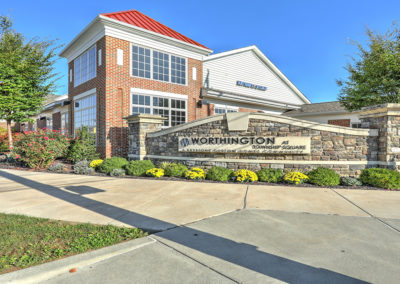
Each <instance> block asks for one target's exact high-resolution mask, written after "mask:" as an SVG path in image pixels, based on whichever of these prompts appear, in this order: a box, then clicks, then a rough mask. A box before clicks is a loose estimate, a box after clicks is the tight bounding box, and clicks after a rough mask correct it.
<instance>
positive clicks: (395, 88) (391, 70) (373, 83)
mask: <svg viewBox="0 0 400 284" xmlns="http://www.w3.org/2000/svg"><path fill="white" fill-rule="evenodd" d="M366 34H367V36H368V48H364V47H363V46H362V45H361V44H360V43H355V45H356V46H357V48H358V49H359V53H358V55H359V57H358V58H354V57H353V58H351V59H352V62H351V63H348V64H347V66H346V67H345V69H346V70H347V71H348V72H349V76H348V78H347V79H346V80H338V81H337V84H338V85H339V86H340V87H341V91H340V94H339V101H340V102H341V104H342V105H343V106H344V107H345V108H346V109H347V110H348V111H354V110H359V109H361V108H363V107H365V106H371V105H378V104H383V103H400V30H399V28H398V26H397V25H395V24H394V25H393V26H392V28H391V29H390V30H389V31H388V32H386V33H384V34H379V33H377V32H375V33H374V32H372V31H371V30H369V29H368V30H367V32H366Z"/></svg>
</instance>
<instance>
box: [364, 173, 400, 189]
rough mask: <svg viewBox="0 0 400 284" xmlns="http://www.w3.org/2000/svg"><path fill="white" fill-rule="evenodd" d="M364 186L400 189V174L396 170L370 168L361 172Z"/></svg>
mask: <svg viewBox="0 0 400 284" xmlns="http://www.w3.org/2000/svg"><path fill="white" fill-rule="evenodd" d="M360 180H361V182H362V183H363V184H367V185H372V186H377V187H381V188H387V189H400V173H399V172H398V171H395V170H389V169H381V168H369V169H364V170H362V171H361V175H360Z"/></svg>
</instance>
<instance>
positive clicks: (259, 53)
mask: <svg viewBox="0 0 400 284" xmlns="http://www.w3.org/2000/svg"><path fill="white" fill-rule="evenodd" d="M246 51H253V52H254V53H255V54H256V55H257V56H258V57H259V58H260V59H261V60H262V61H263V62H264V64H265V65H267V66H268V67H269V68H270V69H271V70H272V71H273V72H274V73H275V74H276V75H277V76H278V78H280V79H281V80H282V81H283V82H284V83H285V84H286V85H287V86H288V87H289V88H290V89H291V90H292V91H293V92H294V93H295V94H296V95H297V96H298V97H299V98H300V99H301V100H302V101H304V102H305V103H306V104H311V101H310V100H309V99H308V98H307V97H306V96H305V95H304V94H303V93H302V92H301V91H300V90H299V89H298V88H297V87H296V86H295V85H294V84H293V83H292V82H291V81H290V80H289V79H288V78H287V77H286V76H285V75H284V74H283V73H282V72H281V71H280V70H279V69H278V67H276V66H275V64H273V63H272V62H271V60H269V59H268V57H267V56H266V55H265V54H264V53H263V52H262V51H261V50H260V49H259V48H258V47H257V46H256V45H251V46H247V47H242V48H238V49H233V50H229V51H225V52H221V53H216V54H212V55H209V56H207V57H205V58H204V60H203V62H207V61H211V60H215V59H218V58H222V57H226V56H230V55H234V54H238V53H242V52H246Z"/></svg>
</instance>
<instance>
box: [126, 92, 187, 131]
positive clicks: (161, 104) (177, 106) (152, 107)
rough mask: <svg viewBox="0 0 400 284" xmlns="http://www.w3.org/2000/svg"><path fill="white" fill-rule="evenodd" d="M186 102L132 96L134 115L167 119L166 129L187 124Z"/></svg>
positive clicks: (161, 97)
mask: <svg viewBox="0 0 400 284" xmlns="http://www.w3.org/2000/svg"><path fill="white" fill-rule="evenodd" d="M186 105H187V103H186V100H182V99H176V98H169V97H163V96H153V95H141V94H132V110H131V112H132V114H155V115H161V116H162V117H165V118H167V119H166V120H165V121H164V127H170V126H175V125H179V124H182V123H185V122H186V114H187V109H186Z"/></svg>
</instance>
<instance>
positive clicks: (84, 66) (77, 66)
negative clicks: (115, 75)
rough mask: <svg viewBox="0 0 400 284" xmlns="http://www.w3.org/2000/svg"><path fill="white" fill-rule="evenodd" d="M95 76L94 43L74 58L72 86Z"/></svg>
mask: <svg viewBox="0 0 400 284" xmlns="http://www.w3.org/2000/svg"><path fill="white" fill-rule="evenodd" d="M94 77H96V45H94V46H93V47H91V48H90V49H89V50H87V51H86V52H85V53H83V54H82V55H81V56H79V57H78V58H76V59H75V60H74V86H75V87H76V86H78V85H80V84H83V83H85V82H86V81H89V80H91V79H93V78H94Z"/></svg>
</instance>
